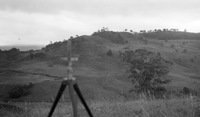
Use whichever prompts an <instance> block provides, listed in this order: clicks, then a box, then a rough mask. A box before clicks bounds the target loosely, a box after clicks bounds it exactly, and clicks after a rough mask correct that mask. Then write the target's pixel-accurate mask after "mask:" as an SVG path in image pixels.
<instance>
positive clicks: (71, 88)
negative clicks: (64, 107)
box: [69, 81, 78, 117]
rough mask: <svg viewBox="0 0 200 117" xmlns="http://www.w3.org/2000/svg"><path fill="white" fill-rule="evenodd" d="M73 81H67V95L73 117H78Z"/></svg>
mask: <svg viewBox="0 0 200 117" xmlns="http://www.w3.org/2000/svg"><path fill="white" fill-rule="evenodd" d="M73 84H74V83H73V81H69V95H70V98H71V102H72V108H73V117H78V110H77V100H76V97H75V95H74V88H73Z"/></svg>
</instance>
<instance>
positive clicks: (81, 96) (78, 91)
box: [74, 83, 93, 117]
mask: <svg viewBox="0 0 200 117" xmlns="http://www.w3.org/2000/svg"><path fill="white" fill-rule="evenodd" d="M74 89H75V91H76V93H77V95H78V96H79V98H80V100H81V102H82V104H83V105H84V107H85V109H86V111H87V112H88V114H89V116H90V117H93V115H92V113H91V111H90V109H89V107H88V105H87V103H86V101H85V99H84V98H83V95H82V94H81V91H80V89H79V87H78V84H77V83H75V84H74Z"/></svg>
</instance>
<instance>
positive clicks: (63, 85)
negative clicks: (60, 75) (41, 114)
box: [48, 81, 68, 117]
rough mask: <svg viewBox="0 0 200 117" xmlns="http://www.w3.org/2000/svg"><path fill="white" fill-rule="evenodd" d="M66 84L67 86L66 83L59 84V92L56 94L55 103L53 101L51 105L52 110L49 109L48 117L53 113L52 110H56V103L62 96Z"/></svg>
mask: <svg viewBox="0 0 200 117" xmlns="http://www.w3.org/2000/svg"><path fill="white" fill-rule="evenodd" d="M67 84H68V83H67V82H66V81H62V84H61V86H60V89H59V91H58V94H57V96H56V99H55V101H54V103H53V106H52V108H51V110H50V112H49V115H48V117H51V116H52V114H53V112H54V110H55V108H56V105H57V104H58V101H59V99H60V97H61V96H62V94H63V91H64V90H65V88H66V86H67Z"/></svg>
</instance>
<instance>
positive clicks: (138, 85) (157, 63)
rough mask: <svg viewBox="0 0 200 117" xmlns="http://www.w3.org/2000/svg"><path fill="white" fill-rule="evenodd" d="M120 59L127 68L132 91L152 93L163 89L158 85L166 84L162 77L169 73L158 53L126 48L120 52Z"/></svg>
mask: <svg viewBox="0 0 200 117" xmlns="http://www.w3.org/2000/svg"><path fill="white" fill-rule="evenodd" d="M120 57H121V58H122V61H123V62H125V63H127V64H128V66H129V69H128V70H127V72H128V73H129V75H128V78H129V79H131V81H132V83H133V86H134V89H133V90H132V91H135V92H137V93H140V92H149V91H150V92H153V93H154V92H155V91H157V90H158V89H159V90H160V89H162V88H163V87H161V86H160V84H163V83H167V82H166V81H167V80H166V79H165V77H164V76H165V75H167V73H168V72H169V70H168V65H167V61H166V60H164V59H163V58H162V57H161V55H160V53H154V52H149V51H147V50H145V49H138V50H135V51H133V50H130V49H129V48H126V49H125V50H124V52H120Z"/></svg>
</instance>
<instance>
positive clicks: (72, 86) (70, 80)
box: [48, 39, 93, 117]
mask: <svg viewBox="0 0 200 117" xmlns="http://www.w3.org/2000/svg"><path fill="white" fill-rule="evenodd" d="M71 55H72V52H71V39H69V40H68V41H67V76H66V78H63V81H62V83H61V86H60V89H59V91H58V94H57V96H56V98H55V100H54V102H53V105H52V107H51V110H50V112H49V114H48V117H51V116H52V115H53V112H54V110H55V108H56V106H57V104H58V101H59V99H60V98H61V96H62V94H63V92H64V90H65V88H66V86H68V89H69V95H70V99H71V102H72V108H73V117H78V113H77V112H78V109H77V100H76V98H75V95H74V91H75V92H76V94H77V95H78V97H79V98H80V100H81V102H82V104H83V106H84V107H85V109H86V111H87V113H88V115H89V116H90V117H93V115H92V113H91V111H90V109H89V107H88V105H87V103H86V101H85V99H84V97H83V95H82V93H81V91H80V89H79V86H78V84H77V82H76V79H75V78H74V77H73V75H72V59H73V58H71Z"/></svg>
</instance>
